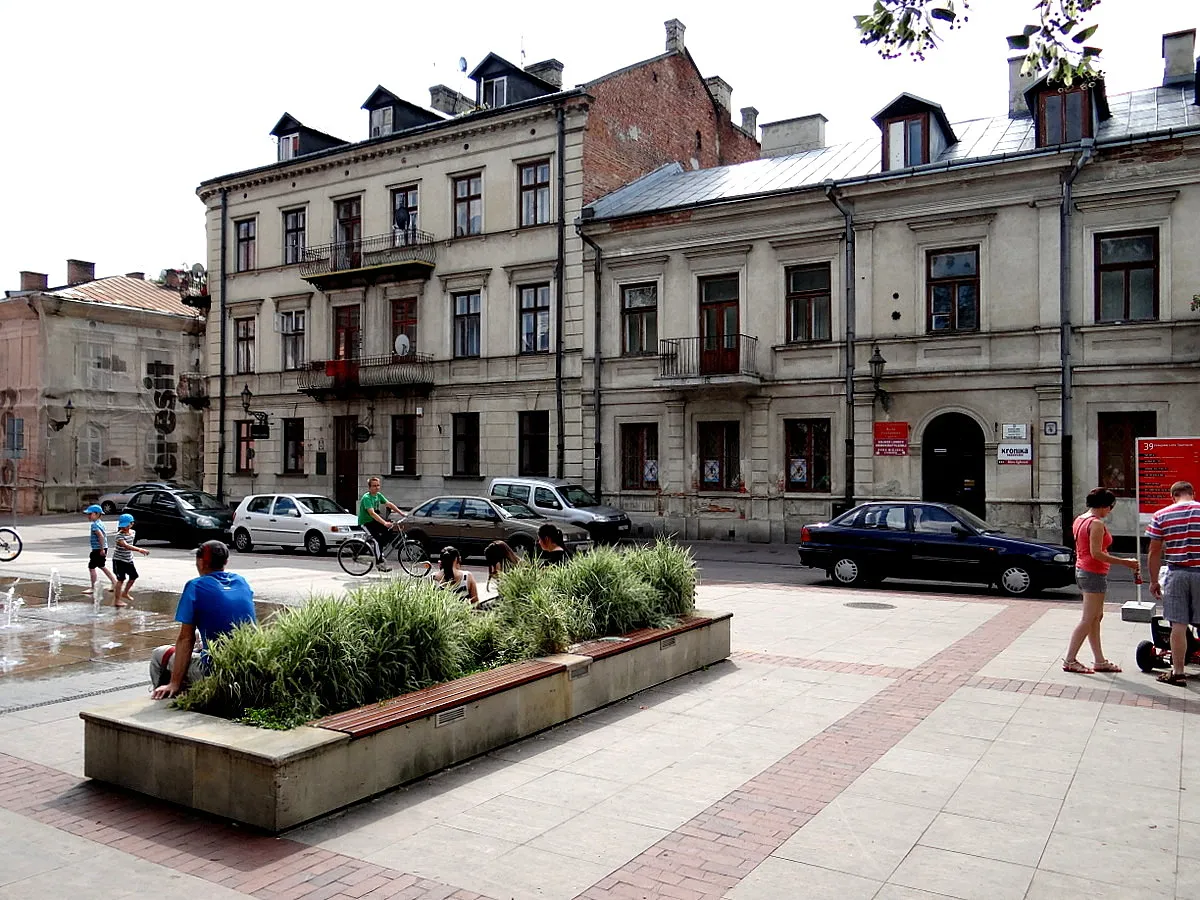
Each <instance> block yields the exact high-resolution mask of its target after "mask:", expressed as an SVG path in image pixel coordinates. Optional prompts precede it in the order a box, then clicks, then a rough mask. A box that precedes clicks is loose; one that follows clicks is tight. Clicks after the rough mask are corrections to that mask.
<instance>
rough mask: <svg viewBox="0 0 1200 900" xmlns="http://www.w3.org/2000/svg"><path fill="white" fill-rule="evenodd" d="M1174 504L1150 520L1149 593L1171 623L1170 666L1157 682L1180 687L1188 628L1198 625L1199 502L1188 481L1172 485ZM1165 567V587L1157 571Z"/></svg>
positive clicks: (1199, 612)
mask: <svg viewBox="0 0 1200 900" xmlns="http://www.w3.org/2000/svg"><path fill="white" fill-rule="evenodd" d="M1171 497H1172V499H1174V501H1175V502H1174V503H1172V504H1171V505H1170V506H1167V507H1164V508H1163V509H1160V510H1159V511H1158V512H1156V513H1155V514H1154V517H1153V518H1152V519H1151V520H1150V527H1149V528H1147V529H1146V537H1148V538H1149V539H1150V560H1149V563H1150V578H1151V581H1150V593H1152V594H1153V595H1154V596H1155V598H1156V599H1161V600H1162V605H1163V615H1164V616H1165V617H1166V619H1167V621H1168V622H1170V623H1171V667H1172V671H1170V672H1164V673H1163V674H1162V675H1160V676H1159V678H1158V680H1159V681H1161V682H1163V683H1164V684H1173V685H1179V686H1182V685H1184V684H1186V683H1187V681H1186V678H1185V677H1184V671H1183V665H1184V663H1185V662H1187V627H1188V625H1189V624H1200V503H1197V502H1196V496H1195V489H1194V488H1193V487H1192V485H1191V484H1190V483H1189V482H1186V481H1177V482H1175V483H1174V484H1173V485H1171ZM1164 562H1165V563H1166V564H1167V580H1166V584H1160V583H1159V580H1158V570H1159V567H1160V566H1161V565H1162V563H1164Z"/></svg>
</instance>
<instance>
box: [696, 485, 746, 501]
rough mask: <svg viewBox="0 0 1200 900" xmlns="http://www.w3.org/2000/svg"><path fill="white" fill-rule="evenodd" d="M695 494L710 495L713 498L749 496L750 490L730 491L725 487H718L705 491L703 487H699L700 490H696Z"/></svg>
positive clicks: (706, 496) (699, 495) (698, 495)
mask: <svg viewBox="0 0 1200 900" xmlns="http://www.w3.org/2000/svg"><path fill="white" fill-rule="evenodd" d="M696 496H697V497H704V498H709V497H711V498H714V499H715V498H719V497H749V496H750V492H749V491H731V490H729V489H727V488H719V489H716V490H710V491H706V490H705V489H704V488H700V490H698V491H696Z"/></svg>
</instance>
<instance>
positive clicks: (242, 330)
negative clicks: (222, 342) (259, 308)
mask: <svg viewBox="0 0 1200 900" xmlns="http://www.w3.org/2000/svg"><path fill="white" fill-rule="evenodd" d="M233 333H234V349H235V351H236V352H235V359H234V373H235V374H237V375H246V374H249V373H250V372H253V371H254V319H252V318H250V319H234V320H233Z"/></svg>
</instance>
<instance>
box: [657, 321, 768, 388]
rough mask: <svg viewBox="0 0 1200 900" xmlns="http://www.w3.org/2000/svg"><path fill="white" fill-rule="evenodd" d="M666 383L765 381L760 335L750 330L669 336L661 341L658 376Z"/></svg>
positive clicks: (677, 385)
mask: <svg viewBox="0 0 1200 900" xmlns="http://www.w3.org/2000/svg"><path fill="white" fill-rule="evenodd" d="M656 380H657V382H658V383H659V384H660V385H662V386H664V387H675V388H698V387H720V386H723V385H727V386H733V387H737V386H741V387H753V386H755V385H759V384H762V376H761V375H760V374H759V372H758V338H756V337H751V336H750V335H748V334H725V335H708V336H706V337H686V338H666V339H664V340H661V341H659V342H658V378H657V379H656Z"/></svg>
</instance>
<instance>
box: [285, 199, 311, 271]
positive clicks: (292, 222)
mask: <svg viewBox="0 0 1200 900" xmlns="http://www.w3.org/2000/svg"><path fill="white" fill-rule="evenodd" d="M306 218H307V213H306V211H305V210H303V209H289V210H286V211H285V212H284V214H283V264H284V265H285V266H290V265H292V264H294V263H298V262H303V261H304V228H305V225H304V223H305V219H306Z"/></svg>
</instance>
